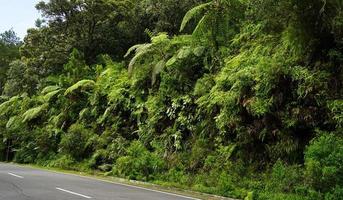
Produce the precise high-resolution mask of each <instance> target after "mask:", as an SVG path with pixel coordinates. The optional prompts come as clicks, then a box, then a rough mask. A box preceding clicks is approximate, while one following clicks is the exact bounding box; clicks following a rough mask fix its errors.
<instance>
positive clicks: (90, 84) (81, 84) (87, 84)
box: [64, 80, 95, 96]
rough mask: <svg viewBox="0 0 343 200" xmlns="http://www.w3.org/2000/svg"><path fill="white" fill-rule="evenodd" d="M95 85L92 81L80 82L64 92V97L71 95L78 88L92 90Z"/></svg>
mask: <svg viewBox="0 0 343 200" xmlns="http://www.w3.org/2000/svg"><path fill="white" fill-rule="evenodd" d="M94 85H95V82H94V81H93V80H81V81H79V82H77V83H75V84H74V85H72V86H70V87H69V88H68V89H66V91H65V92H64V95H65V96H67V95H69V94H71V93H73V92H74V91H75V90H77V89H80V88H84V89H85V88H93V87H94Z"/></svg>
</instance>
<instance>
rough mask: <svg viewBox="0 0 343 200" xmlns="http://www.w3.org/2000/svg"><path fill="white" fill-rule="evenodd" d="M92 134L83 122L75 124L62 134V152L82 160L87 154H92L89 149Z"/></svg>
mask: <svg viewBox="0 0 343 200" xmlns="http://www.w3.org/2000/svg"><path fill="white" fill-rule="evenodd" d="M90 136H91V133H90V131H89V130H88V129H86V128H85V127H84V126H83V125H82V124H73V125H72V126H71V127H70V128H69V130H68V132H67V133H65V134H64V135H63V136H62V140H61V143H60V150H61V152H62V153H64V154H67V155H70V156H72V157H73V158H74V159H76V160H82V159H83V158H85V156H86V155H88V154H90V152H88V151H87V149H88V148H89V144H88V140H89V138H90ZM88 150H89V149H88Z"/></svg>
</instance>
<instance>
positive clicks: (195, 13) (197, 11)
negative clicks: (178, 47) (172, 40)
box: [180, 2, 212, 32]
mask: <svg viewBox="0 0 343 200" xmlns="http://www.w3.org/2000/svg"><path fill="white" fill-rule="evenodd" d="M211 5H212V2H208V3H204V4H201V5H198V6H196V7H194V8H192V9H191V10H189V11H188V12H187V13H186V15H185V17H184V18H183V20H182V23H181V26H180V32H181V31H183V30H184V29H185V27H186V25H187V24H188V23H189V21H190V20H191V19H193V18H195V17H196V16H198V15H200V14H201V13H203V12H205V10H206V9H207V8H208V7H209V6H211Z"/></svg>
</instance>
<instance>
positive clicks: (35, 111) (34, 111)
mask: <svg viewBox="0 0 343 200" xmlns="http://www.w3.org/2000/svg"><path fill="white" fill-rule="evenodd" d="M48 106H49V104H43V105H40V106H38V107H35V108H31V109H29V110H27V111H26V112H25V113H24V114H23V115H22V117H23V122H28V121H31V120H33V119H36V118H37V117H39V116H40V115H41V114H43V112H45V110H46V109H47V108H48Z"/></svg>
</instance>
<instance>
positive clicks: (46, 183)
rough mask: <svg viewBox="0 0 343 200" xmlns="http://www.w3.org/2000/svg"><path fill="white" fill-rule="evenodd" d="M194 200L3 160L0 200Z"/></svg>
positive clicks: (1, 164)
mask: <svg viewBox="0 0 343 200" xmlns="http://www.w3.org/2000/svg"><path fill="white" fill-rule="evenodd" d="M86 199H94V200H192V199H193V200H195V198H191V197H185V196H180V195H176V194H170V193H165V192H159V191H154V190H150V189H145V188H140V187H137V186H129V185H125V184H121V183H110V182H105V181H101V180H96V179H93V178H86V177H80V176H74V175H67V174H62V173H54V172H50V171H45V170H37V169H32V168H26V167H19V166H16V165H12V164H4V163H0V200H86Z"/></svg>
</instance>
